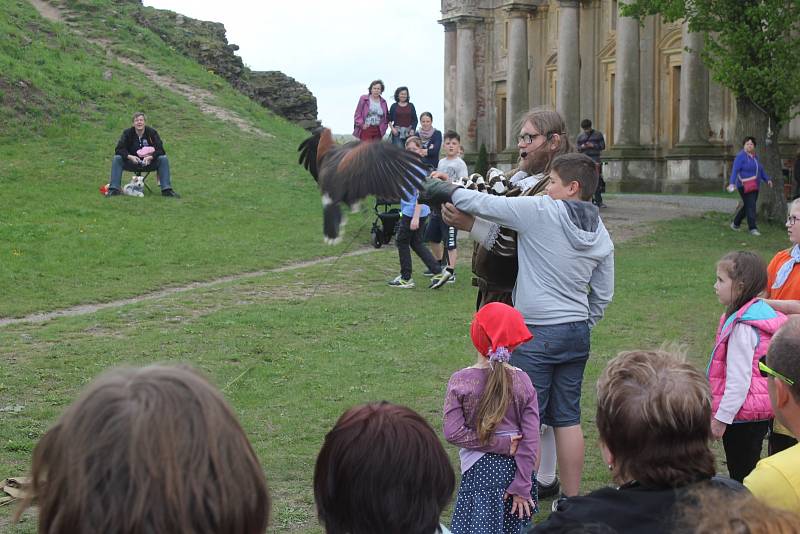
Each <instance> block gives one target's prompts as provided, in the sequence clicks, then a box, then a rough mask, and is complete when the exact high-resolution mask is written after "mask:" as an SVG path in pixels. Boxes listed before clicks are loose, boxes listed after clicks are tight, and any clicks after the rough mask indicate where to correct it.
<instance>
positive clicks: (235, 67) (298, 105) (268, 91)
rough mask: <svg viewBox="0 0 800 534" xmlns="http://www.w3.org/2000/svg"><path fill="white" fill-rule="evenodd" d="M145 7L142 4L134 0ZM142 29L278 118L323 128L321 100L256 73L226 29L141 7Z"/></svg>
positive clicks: (290, 82) (289, 81)
mask: <svg viewBox="0 0 800 534" xmlns="http://www.w3.org/2000/svg"><path fill="white" fill-rule="evenodd" d="M130 1H132V2H135V3H138V4H139V5H140V6H141V0H130ZM134 16H135V17H136V19H137V22H139V23H140V24H141V25H142V26H144V27H146V28H148V29H149V30H150V31H152V32H153V33H155V34H156V35H158V36H159V37H160V38H161V39H162V40H163V41H164V42H165V43H167V44H169V45H170V46H173V47H174V48H175V49H176V50H178V51H179V52H180V53H182V54H184V55H185V56H187V57H189V58H191V59H193V60H195V61H197V62H198V63H199V64H201V65H203V66H204V67H205V68H206V69H208V70H210V71H212V72H214V73H215V74H217V75H219V76H220V77H222V78H224V79H225V80H227V81H228V82H229V83H230V84H231V85H232V86H233V87H234V88H235V89H237V90H238V91H240V92H242V93H244V94H246V95H247V96H248V97H250V98H251V99H253V100H255V101H256V102H258V103H259V104H261V105H262V106H264V107H265V108H267V109H269V110H271V111H272V112H273V113H275V114H276V115H279V116H281V117H284V118H286V119H287V120H289V121H292V122H294V123H297V124H298V125H299V126H301V127H303V128H313V127H315V126H318V125H319V121H318V120H317V99H316V97H315V96H314V95H313V94H312V93H311V91H309V90H308V88H307V87H306V86H305V85H303V84H302V83H300V82H298V81H296V80H295V79H294V78H291V77H289V76H287V75H285V74H283V73H282V72H278V71H266V72H261V71H252V70H250V69H249V68H248V67H246V66H245V65H244V63H243V62H242V58H240V57H239V56H237V55H236V54H235V53H234V52H236V51H237V50H239V46H238V45H235V44H231V43H228V39H227V38H226V37H225V26H224V25H223V24H221V23H218V22H208V21H203V20H196V19H193V18H190V17H186V16H184V15H181V14H179V13H174V12H172V11H167V10H161V9H155V8H152V7H144V6H142V7H140V9H139V10H138V11H137V12H136V13H135V15H134Z"/></svg>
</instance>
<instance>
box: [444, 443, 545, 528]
mask: <svg viewBox="0 0 800 534" xmlns="http://www.w3.org/2000/svg"><path fill="white" fill-rule="evenodd" d="M516 471H517V464H516V462H515V461H514V458H512V457H511V456H502V455H499V454H490V453H489V454H484V455H483V457H481V459H480V460H478V461H477V462H476V463H475V465H473V466H472V467H470V468H469V469H467V472H466V473H464V474H463V475H462V477H461V485H459V487H458V497H457V498H456V508H455V510H454V511H453V525H452V526H451V527H450V529H451V530H452V531H453V534H521V533H522V532H523V529H524V528H525V527H526V526H527V525H528V524H529V523H530V519H531V518H527V519H519V518H518V517H517V516H516V515H511V504H512V501H511V499H510V498H509V499H507V500H505V501H504V500H503V493H505V491H506V488H507V487H508V486H509V485H510V484H511V482H512V481H513V480H514V475H515V474H516ZM532 480H533V486H532V487H531V497H532V498H533V500H534V502H535V503H536V509H535V511H534V513H538V512H539V506H538V503H539V499H538V495H537V491H536V474H535V473H534V474H533V475H532Z"/></svg>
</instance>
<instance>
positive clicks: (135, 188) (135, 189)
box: [122, 176, 144, 197]
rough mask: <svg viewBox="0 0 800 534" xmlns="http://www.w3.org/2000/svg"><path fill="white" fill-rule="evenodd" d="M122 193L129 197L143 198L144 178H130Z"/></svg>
mask: <svg viewBox="0 0 800 534" xmlns="http://www.w3.org/2000/svg"><path fill="white" fill-rule="evenodd" d="M122 193H123V194H124V195H127V196H129V197H143V196H144V178H143V177H141V176H134V177H133V178H131V181H130V183H127V184H125V187H123V188H122Z"/></svg>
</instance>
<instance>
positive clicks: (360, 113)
mask: <svg viewBox="0 0 800 534" xmlns="http://www.w3.org/2000/svg"><path fill="white" fill-rule="evenodd" d="M381 108H383V119H382V120H381V123H380V124H379V125H378V129H379V130H380V131H381V137H383V136H384V134H385V133H386V129H387V128H388V127H389V107H388V106H387V105H386V100H384V99H383V97H381ZM368 114H369V95H361V97H360V98H359V99H358V104H357V105H356V112H355V114H354V115H353V137H357V138H360V137H361V130H362V129H363V127H364V120H365V119H366V118H367V115H368Z"/></svg>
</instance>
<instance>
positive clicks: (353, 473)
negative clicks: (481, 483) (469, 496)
mask: <svg viewBox="0 0 800 534" xmlns="http://www.w3.org/2000/svg"><path fill="white" fill-rule="evenodd" d="M455 484H456V478H455V473H454V472H453V468H452V467H451V466H450V460H449V459H448V458H447V454H445V451H444V447H442V444H441V443H440V442H439V438H437V437H436V433H435V432H434V431H433V429H432V428H431V426H430V425H429V424H428V423H427V422H426V421H425V419H423V418H422V416H420V415H419V414H418V413H416V412H414V411H413V410H411V409H409V408H406V407H405V406H398V405H396V404H391V403H388V402H379V403H372V404H362V405H359V406H354V407H353V408H350V409H349V410H347V411H346V412H345V413H344V414H342V416H341V417H340V418H339V420H338V421H337V422H336V425H334V427H333V428H332V429H331V431H330V432H328V434H327V435H326V436H325V443H323V445H322V449H321V450H320V451H319V456H318V457H317V465H316V468H315V470H314V500H315V501H316V503H317V513H318V514H319V520H320V522H321V523H322V525H323V527H324V529H325V532H326V533H327V534H374V533H377V532H380V533H381V534H434V533H437V532H449V531H447V529H445V528H444V527H442V526H441V525H440V524H439V516H440V515H441V513H442V509H444V507H445V506H447V503H448V502H449V501H450V497H451V496H452V495H453V490H454V489H455Z"/></svg>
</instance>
